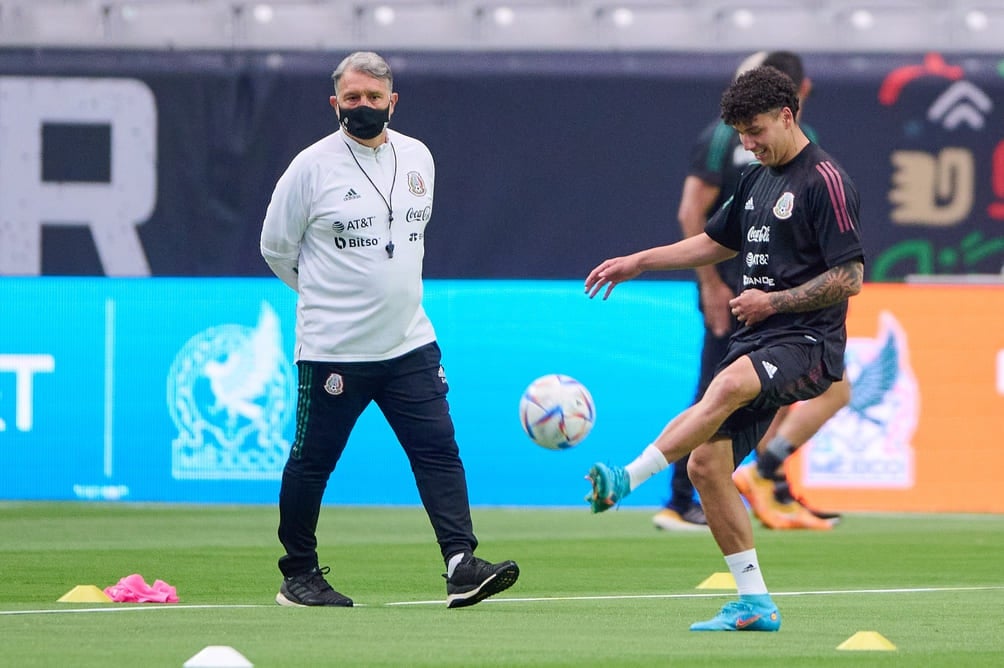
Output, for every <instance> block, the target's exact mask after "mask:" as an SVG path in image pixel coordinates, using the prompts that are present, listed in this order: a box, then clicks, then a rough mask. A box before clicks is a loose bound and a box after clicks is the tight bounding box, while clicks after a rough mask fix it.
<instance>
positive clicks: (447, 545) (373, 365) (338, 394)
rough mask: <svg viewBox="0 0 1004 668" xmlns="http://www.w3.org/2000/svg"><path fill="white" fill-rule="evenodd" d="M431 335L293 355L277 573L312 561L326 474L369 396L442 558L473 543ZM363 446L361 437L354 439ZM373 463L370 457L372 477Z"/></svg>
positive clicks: (296, 571)
mask: <svg viewBox="0 0 1004 668" xmlns="http://www.w3.org/2000/svg"><path fill="white" fill-rule="evenodd" d="M440 362H441V352H440V349H439V345H438V344H437V343H435V342H434V343H430V344H427V345H424V346H422V347H420V348H417V349H416V350H413V351H412V352H410V353H407V354H406V355H403V356H401V357H398V358H395V359H392V360H387V361H383V362H337V363H336V362H305V361H300V362H299V363H298V365H297V366H298V370H299V388H298V392H299V395H298V399H297V419H296V438H295V439H294V441H293V445H292V448H291V450H290V454H289V459H288V460H287V462H286V467H285V469H284V470H283V474H282V487H281V489H280V491H279V541H280V542H281V543H282V546H283V547H284V548H285V549H286V554H285V555H284V556H283V557H281V558H280V559H279V570H281V571H282V573H283V575H285V576H292V575H300V574H302V573H305V572H307V571H309V570H310V569H311V568H313V567H315V566H317V565H318V557H317V534H316V531H317V518H318V515H319V513H320V510H321V499H322V497H323V495H324V490H325V487H326V486H327V483H328V478H329V477H330V476H331V473H332V472H333V471H334V469H335V465H336V464H337V463H338V459H339V457H341V454H342V451H343V450H344V449H345V444H346V442H347V441H348V438H349V434H350V433H351V432H352V428H353V426H354V425H355V423H356V420H357V419H358V418H359V416H360V414H361V413H362V412H363V410H364V409H365V408H366V407H367V406H368V405H369V404H370V402H376V404H377V406H378V407H379V408H380V410H381V412H382V413H383V414H384V417H386V419H387V422H388V423H389V424H390V426H391V428H392V429H393V430H394V434H395V435H396V436H397V439H398V441H399V442H400V443H401V446H402V447H403V448H404V451H405V453H406V454H407V456H408V460H409V461H410V463H411V470H412V472H413V473H414V475H415V482H416V484H417V486H418V492H419V495H420V497H421V499H422V504H423V505H424V506H425V510H426V512H427V513H428V515H429V520H430V522H431V523H432V527H433V530H434V531H435V533H436V539H437V541H438V542H439V547H440V549H441V551H442V553H443V557H444V559H445V558H446V557H448V556H450V555H452V554H455V553H457V552H460V551H471V552H473V551H474V549H475V548H476V547H477V539H476V538H475V536H474V531H473V528H472V524H471V512H470V504H469V501H468V496H467V478H466V476H465V473H464V466H463V463H462V462H461V460H460V453H459V449H458V448H457V442H456V439H455V437H454V427H453V420H452V418H451V417H450V410H449V404H448V403H447V400H446V394H447V392H448V390H449V386H448V385H447V383H446V377H445V374H444V373H443V370H442V366H441V364H440ZM360 445H361V446H362V447H365V445H364V444H360ZM381 468H382V467H381V464H380V462H378V461H375V462H373V471H372V472H373V476H374V478H373V484H375V485H376V484H380V482H381V481H380V479H379V476H380V469H381Z"/></svg>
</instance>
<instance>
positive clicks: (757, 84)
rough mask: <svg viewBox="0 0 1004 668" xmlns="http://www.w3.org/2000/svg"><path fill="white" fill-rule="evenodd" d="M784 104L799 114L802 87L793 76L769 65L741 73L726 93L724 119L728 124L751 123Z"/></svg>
mask: <svg viewBox="0 0 1004 668" xmlns="http://www.w3.org/2000/svg"><path fill="white" fill-rule="evenodd" d="M782 107H788V108H789V109H791V113H792V115H793V116H797V115H798V89H797V88H796V86H795V82H794V81H792V80H791V77H789V76H788V75H787V74H785V73H784V72H782V71H781V70H778V69H776V68H774V67H770V66H769V65H766V66H760V67H755V68H753V69H752V70H750V71H748V72H746V73H744V74H742V75H740V76H739V77H738V78H737V79H736V80H735V81H733V82H732V85H730V86H729V87H728V88H727V89H726V90H725V92H724V93H722V120H723V121H725V123H726V124H727V125H736V124H737V123H748V122H750V121H751V120H753V117H754V116H756V115H758V114H763V113H766V112H768V111H774V110H775V109H780V108H782Z"/></svg>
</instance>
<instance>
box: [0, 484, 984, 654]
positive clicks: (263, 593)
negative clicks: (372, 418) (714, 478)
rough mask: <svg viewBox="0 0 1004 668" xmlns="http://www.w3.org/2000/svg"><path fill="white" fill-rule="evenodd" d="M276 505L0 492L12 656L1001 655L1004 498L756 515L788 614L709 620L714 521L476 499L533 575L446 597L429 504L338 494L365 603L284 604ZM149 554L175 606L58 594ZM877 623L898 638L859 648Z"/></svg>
mask: <svg viewBox="0 0 1004 668" xmlns="http://www.w3.org/2000/svg"><path fill="white" fill-rule="evenodd" d="M276 517H277V513H276V510H275V508H270V507H257V506H252V507H236V506H234V507H231V506H228V507H217V506H212V507H205V506H174V505H172V506H157V505H124V504H123V505H114V504H57V503H51V504H34V503H32V504H28V503H3V504H0V665H2V666H16V667H18V668H27V667H30V666H47V667H48V666H73V667H76V668H87V667H90V666H101V667H103V668H105V667H111V666H114V667H120V666H141V667H143V668H157V667H159V666H176V667H177V666H181V665H182V664H183V663H184V662H185V661H186V660H188V659H189V658H190V657H192V656H193V655H195V654H196V653H197V652H199V651H200V650H202V649H203V648H205V647H207V646H210V645H223V646H229V647H233V648H235V649H236V650H238V651H239V652H240V653H241V654H243V655H244V656H245V657H247V659H248V660H249V661H251V662H252V663H253V664H254V665H255V666H256V667H259V668H261V667H267V666H277V667H285V666H524V665H536V666H608V667H617V668H620V667H623V666H663V665H674V666H741V667H743V668H746V667H748V666H778V665H784V666H855V667H856V666H951V667H952V668H958V667H962V666H1001V665H1004V570H1002V568H1001V564H1002V561H1004V560H1002V555H1004V516H998V515H950V516H948V515H923V516H921V515H897V516H890V515H865V514H860V515H851V516H848V517H845V519H844V522H843V524H841V525H840V526H839V527H838V528H837V529H835V530H834V531H832V532H827V533H819V532H792V531H789V532H771V531H768V530H765V529H758V530H757V543H758V545H757V548H758V552H759V555H760V563H761V565H762V567H763V569H764V573H765V576H766V578H767V584H768V586H769V587H770V588H771V590H772V592H773V594H774V595H775V600H776V601H777V603H778V606H779V607H780V609H781V614H782V617H783V625H782V628H781V631H780V632H779V633H693V632H691V631H689V630H688V626H689V625H690V623H691V622H693V621H696V620H699V619H705V618H709V617H711V616H712V615H713V614H714V613H715V612H716V611H717V610H718V608H719V607H720V606H721V605H722V604H723V603H724V602H725V601H726V600H728V598H729V596H730V594H729V592H721V591H708V590H704V589H697V588H696V587H697V585H698V584H700V583H701V582H702V581H704V580H705V579H706V578H707V577H708V576H710V575H712V574H713V573H716V572H722V571H724V570H725V565H724V562H723V560H722V558H721V556H720V555H719V553H718V550H717V548H716V547H715V545H714V543H713V541H712V539H711V537H710V535H706V534H697V535H693V534H667V533H662V532H659V531H657V530H655V529H654V528H653V527H652V525H651V521H650V517H651V511H638V510H619V511H612V512H608V513H605V514H603V515H596V516H594V515H591V514H590V513H589V512H588V510H587V509H586V508H585V506H583V508H582V509H576V510H564V509H562V510H543V509H476V510H475V526H476V529H477V533H478V536H479V538H480V539H481V543H482V545H481V548H480V550H479V554H480V555H481V556H482V557H485V558H488V559H492V560H499V559H507V558H512V559H515V560H517V561H518V562H519V564H520V567H521V569H522V576H521V579H520V581H519V582H518V583H517V584H516V586H515V587H513V588H512V589H510V590H509V591H507V592H505V593H503V594H501V595H500V596H498V597H496V598H495V599H491V600H489V601H487V602H485V603H482V604H480V605H477V606H475V607H472V608H466V609H459V610H447V609H446V606H445V603H444V598H445V589H444V583H443V579H442V577H441V575H440V574H441V573H442V572H443V570H444V569H443V566H442V562H441V561H440V558H439V553H438V549H437V547H436V545H435V543H434V541H433V538H432V531H431V528H430V527H429V524H428V521H427V520H426V518H425V516H424V514H423V512H422V511H421V509H416V508H352V507H328V508H326V509H325V511H324V512H323V513H322V516H321V527H320V531H319V539H320V543H321V563H322V565H323V564H328V565H330V566H331V567H332V575H333V577H332V578H330V579H331V582H332V584H333V585H334V586H335V588H336V589H339V590H340V591H342V592H344V593H346V594H348V595H350V596H351V597H353V598H354V599H355V601H356V603H357V607H355V608H353V609H303V608H282V607H279V606H277V605H275V604H274V603H273V597H274V595H275V591H276V589H277V587H278V584H279V575H278V571H277V570H276V566H275V560H276V559H277V558H278V557H279V555H280V548H279V545H278V542H277V540H276V538H275V524H276ZM131 573H140V574H141V575H143V576H144V577H145V578H146V579H147V581H148V582H153V580H155V579H162V580H165V581H167V582H169V583H170V584H172V585H174V586H175V587H177V590H178V595H179V597H180V599H181V601H180V603H178V604H175V605H157V604H145V605H136V604H133V605H124V604H113V603H106V604H79V603H59V602H57V599H58V598H60V597H61V596H62V595H63V594H65V593H66V592H67V591H69V590H70V589H72V588H73V587H74V586H75V585H81V584H82V585H91V584H92V585H97V586H99V587H100V588H104V587H106V586H109V585H111V584H114V583H115V582H117V581H118V580H119V578H121V577H124V576H126V575H129V574H131ZM859 631H875V632H877V633H879V634H881V635H882V636H883V637H884V638H886V639H888V640H889V641H890V642H892V643H893V644H894V645H895V646H896V649H895V650H888V651H880V650H853V651H848V650H838V649H837V646H838V645H840V644H841V643H842V642H844V641H845V640H847V639H848V638H850V637H851V636H853V635H854V634H855V633H857V632H859Z"/></svg>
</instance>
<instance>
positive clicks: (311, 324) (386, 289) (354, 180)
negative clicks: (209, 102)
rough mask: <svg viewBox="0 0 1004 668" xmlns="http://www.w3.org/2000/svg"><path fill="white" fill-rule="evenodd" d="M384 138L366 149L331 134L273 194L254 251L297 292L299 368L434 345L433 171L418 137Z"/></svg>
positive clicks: (366, 359)
mask: <svg viewBox="0 0 1004 668" xmlns="http://www.w3.org/2000/svg"><path fill="white" fill-rule="evenodd" d="M387 137H388V141H387V142H385V143H384V144H382V145H380V146H379V147H377V148H376V149H372V148H369V147H367V146H363V145H362V144H360V143H358V142H356V141H355V140H353V139H352V138H350V137H348V136H346V135H344V134H343V133H342V132H341V130H338V131H336V132H334V133H332V134H330V135H328V136H327V137H325V138H323V139H321V140H320V141H318V142H316V143H314V144H312V145H311V146H308V147H307V148H306V149H304V150H303V151H301V152H300V154H299V155H297V156H296V157H295V158H294V159H293V161H292V162H291V163H290V165H289V167H288V168H287V169H286V171H285V173H283V175H282V176H281V177H280V178H279V182H278V183H277V184H276V186H275V191H274V192H273V193H272V200H271V202H269V205H268V210H267V211H266V213H265V222H264V224H263V225H262V232H261V254H262V257H264V258H265V261H266V262H267V263H268V265H269V267H271V268H272V271H273V272H275V275H276V276H278V277H279V278H281V279H282V280H283V282H285V283H286V284H287V285H289V286H290V287H291V288H293V289H294V290H296V291H297V293H298V295H299V298H298V300H297V306H296V351H295V359H296V361H300V360H307V361H314V362H370V361H380V360H387V359H392V358H395V357H399V356H401V355H403V354H405V353H408V352H410V351H412V350H414V349H415V348H418V347H419V346H422V345H425V344H427V343H431V342H432V341H435V339H436V333H435V330H434V329H433V327H432V323H431V322H430V321H429V318H428V317H427V316H426V314H425V310H424V309H423V308H422V259H423V257H424V255H425V241H424V238H425V226H426V225H427V224H428V222H429V218H430V217H431V215H432V193H433V187H434V184H435V165H434V163H433V160H432V154H431V153H430V152H429V149H428V148H426V146H425V144H423V143H422V142H420V141H418V140H417V139H413V138H412V137H408V136H406V135H403V134H400V133H398V132H394V131H392V130H388V131H387ZM395 153H396V161H397V170H396V174H395V170H394V163H395ZM353 155H354V156H355V158H356V160H358V163H359V164H358V165H357V164H356V160H353V158H352V156H353ZM367 177H368V178H367ZM370 179H372V183H371V182H370ZM392 182H393V189H392V185H391V184H392ZM388 205H389V206H390V207H392V210H393V217H394V220H393V223H391V222H390V217H389V215H388ZM391 242H393V257H390V256H389V253H388V251H387V250H386V247H387V245H388V244H389V243H391Z"/></svg>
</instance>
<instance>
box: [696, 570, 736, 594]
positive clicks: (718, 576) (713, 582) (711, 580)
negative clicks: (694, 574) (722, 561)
mask: <svg viewBox="0 0 1004 668" xmlns="http://www.w3.org/2000/svg"><path fill="white" fill-rule="evenodd" d="M697 589H731V590H733V591H735V590H736V579H735V578H734V577H732V573H712V574H711V575H710V576H709V577H708V578H707V579H706V580H705V581H704V582H702V583H701V584H699V585H697Z"/></svg>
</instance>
